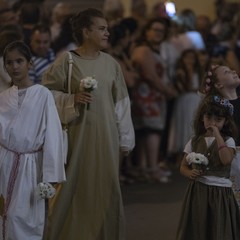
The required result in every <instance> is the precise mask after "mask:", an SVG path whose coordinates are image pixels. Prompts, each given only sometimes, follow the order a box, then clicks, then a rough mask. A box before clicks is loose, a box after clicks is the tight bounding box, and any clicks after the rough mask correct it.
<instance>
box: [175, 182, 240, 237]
mask: <svg viewBox="0 0 240 240" xmlns="http://www.w3.org/2000/svg"><path fill="white" fill-rule="evenodd" d="M176 239H177V240H239V239H240V212H239V208H238V206H237V202H236V200H235V198H234V195H233V191H232V188H230V187H218V186H209V185H206V184H203V183H200V182H198V181H190V183H189V185H188V188H187V191H186V193H185V197H184V201H183V205H182V212H181V217H180V222H179V226H178V230H177V238H176Z"/></svg>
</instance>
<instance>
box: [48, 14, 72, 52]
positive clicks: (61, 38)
mask: <svg viewBox="0 0 240 240" xmlns="http://www.w3.org/2000/svg"><path fill="white" fill-rule="evenodd" d="M71 16H72V15H69V16H67V17H66V18H65V20H64V21H63V23H62V26H61V29H60V32H59V34H58V36H57V37H55V39H54V40H52V44H51V47H52V49H53V51H54V52H55V54H56V56H59V55H60V54H61V53H63V52H64V51H70V50H73V49H75V48H76V47H77V45H76V41H75V40H74V38H73V32H72V28H71V24H70V22H69V21H70V19H71Z"/></svg>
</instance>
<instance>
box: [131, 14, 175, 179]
mask: <svg viewBox="0 0 240 240" xmlns="http://www.w3.org/2000/svg"><path fill="white" fill-rule="evenodd" d="M166 36H167V23H166V19H165V18H155V19H150V20H149V21H148V22H147V24H146V25H145V27H144V28H143V31H142V34H141V36H140V37H141V38H140V39H139V40H138V42H137V44H136V47H135V48H134V50H133V52H132V54H131V60H132V62H133V66H134V67H135V68H136V69H137V71H138V72H139V74H140V77H139V81H138V82H137V85H136V87H134V89H133V95H132V116H133V122H134V127H135V130H136V135H137V138H136V139H137V144H136V151H137V159H138V161H139V162H138V165H139V170H140V173H141V175H142V176H143V177H144V178H146V179H147V180H150V181H157V182H168V181H169V179H168V178H167V176H166V175H165V173H163V171H162V170H161V169H160V168H159V160H160V142H161V139H162V132H163V130H164V128H165V121H166V111H167V105H166V98H171V97H174V96H175V93H176V92H175V91H174V89H173V88H172V86H171V85H170V84H169V80H168V77H167V71H166V66H165V65H164V64H165V63H164V61H163V59H162V58H161V54H160V51H159V47H160V44H161V43H162V42H163V41H164V40H165V39H166Z"/></svg>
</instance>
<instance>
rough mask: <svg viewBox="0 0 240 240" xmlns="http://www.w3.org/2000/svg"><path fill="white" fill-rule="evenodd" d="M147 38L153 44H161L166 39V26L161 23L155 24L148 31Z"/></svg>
mask: <svg viewBox="0 0 240 240" xmlns="http://www.w3.org/2000/svg"><path fill="white" fill-rule="evenodd" d="M146 38H147V40H148V41H149V42H151V43H153V44H160V43H161V42H162V41H163V40H164V38H165V26H164V25H163V24H162V23H159V22H155V23H153V24H152V26H151V28H149V29H148V30H147V31H146Z"/></svg>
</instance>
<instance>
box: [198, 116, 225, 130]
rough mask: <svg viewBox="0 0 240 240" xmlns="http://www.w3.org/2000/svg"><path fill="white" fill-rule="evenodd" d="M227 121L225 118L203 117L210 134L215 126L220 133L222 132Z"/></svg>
mask: <svg viewBox="0 0 240 240" xmlns="http://www.w3.org/2000/svg"><path fill="white" fill-rule="evenodd" d="M225 121H226V118H225V117H219V116H216V115H209V114H204V115H203V123H204V127H205V129H206V130H207V132H209V133H212V127H213V126H214V127H217V128H218V129H219V131H221V130H222V128H223V126H224V124H225Z"/></svg>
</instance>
